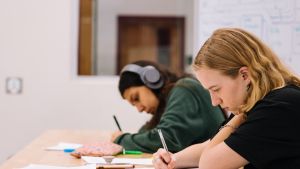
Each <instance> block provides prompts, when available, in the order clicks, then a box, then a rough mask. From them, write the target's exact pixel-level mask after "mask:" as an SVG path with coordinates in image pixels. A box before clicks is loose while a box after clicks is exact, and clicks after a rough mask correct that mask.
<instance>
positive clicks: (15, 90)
mask: <svg viewBox="0 0 300 169" xmlns="http://www.w3.org/2000/svg"><path fill="white" fill-rule="evenodd" d="M22 83H23V82H22V78H20V77H8V78H6V93H8V94H21V93H22V85H23V84H22Z"/></svg>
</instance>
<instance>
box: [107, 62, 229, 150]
mask: <svg viewBox="0 0 300 169" xmlns="http://www.w3.org/2000/svg"><path fill="white" fill-rule="evenodd" d="M119 90H120V94H121V95H122V97H123V98H124V99H125V100H127V101H128V102H129V103H130V104H131V105H133V106H135V107H136V108H137V110H138V111H139V112H146V113H149V114H151V115H152V119H151V120H150V121H149V122H147V123H146V124H145V125H144V126H143V127H142V128H141V129H140V130H139V131H138V132H137V133H134V134H130V133H122V132H120V131H116V132H115V133H114V134H113V135H112V138H111V139H112V141H114V142H115V143H117V144H120V145H122V146H123V147H124V148H125V149H126V150H140V151H143V152H147V153H154V152H155V151H156V150H157V149H158V148H159V147H161V142H160V139H159V136H158V133H157V129H158V128H159V129H161V130H162V132H163V134H164V136H165V139H166V143H167V144H168V148H169V150H170V151H171V152H178V151H180V150H182V149H184V148H185V147H187V146H189V145H192V144H195V143H199V142H203V141H206V140H207V139H209V138H210V137H211V136H212V135H213V134H214V133H215V131H216V130H217V129H218V127H219V125H220V124H221V122H222V121H223V120H224V115H223V112H222V111H221V109H220V108H219V107H213V106H212V105H211V104H210V97H209V93H208V92H207V91H205V90H204V89H203V87H202V86H201V85H200V83H199V82H198V81H197V80H195V79H194V78H192V77H189V76H183V77H178V76H176V75H175V74H174V73H171V72H170V71H168V70H167V69H165V68H163V67H162V66H159V65H157V64H154V63H153V62H150V61H137V62H135V63H132V64H129V65H126V66H125V67H124V68H123V70H122V71H121V74H120V81H119Z"/></svg>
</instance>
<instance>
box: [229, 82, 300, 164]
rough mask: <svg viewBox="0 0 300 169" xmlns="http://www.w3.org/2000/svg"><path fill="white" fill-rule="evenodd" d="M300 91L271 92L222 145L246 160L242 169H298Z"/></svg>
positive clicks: (295, 88)
mask: <svg viewBox="0 0 300 169" xmlns="http://www.w3.org/2000/svg"><path fill="white" fill-rule="evenodd" d="M299 106H300V88H299V87H296V86H294V85H288V86H286V87H284V88H281V89H277V90H274V91H271V92H270V93H269V94H267V95H266V96H265V97H264V98H263V99H262V100H260V101H258V102H257V103H256V105H255V106H254V107H253V108H252V109H251V110H250V111H249V112H248V118H247V121H246V122H245V123H243V124H242V125H241V126H240V127H239V128H238V129H237V130H236V131H235V132H234V133H232V134H231V135H230V136H229V137H228V138H227V139H226V140H225V143H226V144H227V145H228V146H229V147H230V148H231V149H233V150H234V151H235V152H237V153H238V154H240V155H241V156H242V157H244V158H245V159H247V160H248V161H249V163H250V164H248V165H246V166H245V169H300V109H299V108H300V107H299Z"/></svg>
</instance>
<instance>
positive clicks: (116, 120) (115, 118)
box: [113, 115, 122, 131]
mask: <svg viewBox="0 0 300 169" xmlns="http://www.w3.org/2000/svg"><path fill="white" fill-rule="evenodd" d="M113 117H114V120H115V122H116V124H117V126H118V128H119V130H120V131H122V129H121V126H120V124H119V122H118V119H117V117H116V116H115V115H113Z"/></svg>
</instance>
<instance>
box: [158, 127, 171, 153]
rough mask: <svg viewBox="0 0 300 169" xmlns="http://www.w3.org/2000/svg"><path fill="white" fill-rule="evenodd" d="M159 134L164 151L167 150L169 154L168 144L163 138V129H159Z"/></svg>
mask: <svg viewBox="0 0 300 169" xmlns="http://www.w3.org/2000/svg"><path fill="white" fill-rule="evenodd" d="M157 132H158V135H159V138H160V141H161V143H162V145H163V147H164V149H165V150H166V151H167V152H169V150H168V147H167V144H166V142H165V138H164V136H163V134H162V132H161V129H157Z"/></svg>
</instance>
